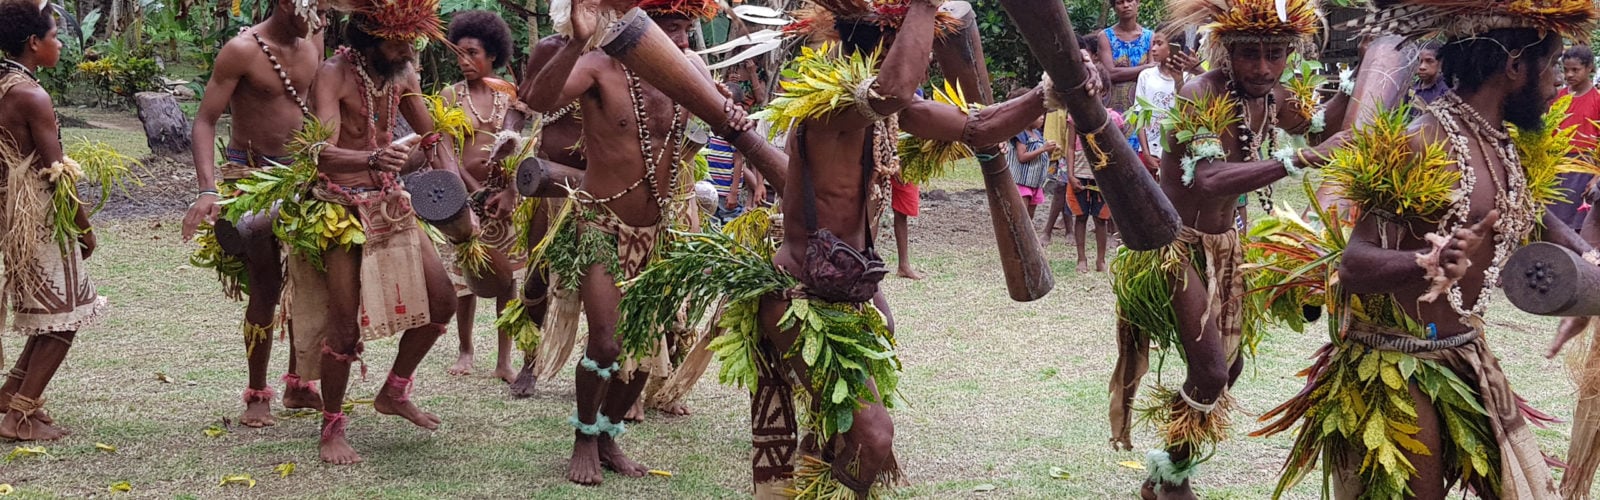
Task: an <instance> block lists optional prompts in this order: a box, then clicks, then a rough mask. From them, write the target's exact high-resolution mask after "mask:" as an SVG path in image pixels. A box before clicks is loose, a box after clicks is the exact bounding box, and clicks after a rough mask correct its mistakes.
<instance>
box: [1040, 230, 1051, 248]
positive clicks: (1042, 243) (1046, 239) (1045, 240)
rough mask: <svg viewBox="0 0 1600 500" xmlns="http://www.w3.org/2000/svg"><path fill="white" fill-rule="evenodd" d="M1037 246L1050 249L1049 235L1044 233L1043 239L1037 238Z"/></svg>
mask: <svg viewBox="0 0 1600 500" xmlns="http://www.w3.org/2000/svg"><path fill="white" fill-rule="evenodd" d="M1039 246H1041V247H1044V248H1050V233H1044V237H1043V238H1039Z"/></svg>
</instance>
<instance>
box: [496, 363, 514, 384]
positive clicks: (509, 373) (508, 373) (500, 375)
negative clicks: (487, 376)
mask: <svg viewBox="0 0 1600 500" xmlns="http://www.w3.org/2000/svg"><path fill="white" fill-rule="evenodd" d="M494 378H497V379H500V380H501V381H502V382H505V383H507V384H513V383H516V382H517V371H516V370H513V369H511V364H510V363H507V364H503V365H500V366H496V367H494Z"/></svg>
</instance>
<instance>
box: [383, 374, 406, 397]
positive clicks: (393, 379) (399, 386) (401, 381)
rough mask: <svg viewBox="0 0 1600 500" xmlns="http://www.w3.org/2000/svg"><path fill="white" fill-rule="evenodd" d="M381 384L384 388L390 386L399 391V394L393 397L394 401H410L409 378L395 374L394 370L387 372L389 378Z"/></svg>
mask: <svg viewBox="0 0 1600 500" xmlns="http://www.w3.org/2000/svg"><path fill="white" fill-rule="evenodd" d="M383 385H384V387H386V388H392V389H394V390H396V391H398V392H399V393H400V395H399V396H395V398H394V401H395V402H396V403H406V402H409V401H411V379H410V378H405V377H401V376H399V375H395V374H394V372H389V380H387V381H384V383H383Z"/></svg>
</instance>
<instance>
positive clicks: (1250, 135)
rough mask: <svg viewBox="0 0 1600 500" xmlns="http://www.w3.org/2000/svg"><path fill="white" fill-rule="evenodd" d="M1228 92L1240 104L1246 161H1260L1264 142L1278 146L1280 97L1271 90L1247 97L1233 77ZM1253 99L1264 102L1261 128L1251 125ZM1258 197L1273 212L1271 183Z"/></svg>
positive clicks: (1241, 137) (1242, 142)
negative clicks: (1255, 96)
mask: <svg viewBox="0 0 1600 500" xmlns="http://www.w3.org/2000/svg"><path fill="white" fill-rule="evenodd" d="M1228 93H1229V94H1232V95H1233V99H1234V101H1235V102H1237V103H1238V104H1239V145H1240V146H1241V147H1243V148H1244V161H1245V162H1253V161H1260V160H1261V150H1262V144H1263V142H1264V143H1265V144H1266V148H1267V149H1272V148H1276V147H1277V144H1276V143H1277V138H1276V137H1275V136H1276V134H1274V133H1273V131H1274V130H1275V129H1277V128H1278V98H1277V96H1276V95H1274V94H1273V93H1272V91H1270V90H1269V91H1267V95H1265V96H1261V97H1257V98H1249V97H1246V96H1245V95H1244V92H1243V91H1241V90H1239V86H1238V84H1236V83H1234V81H1233V79H1232V78H1231V77H1230V78H1229V79H1228ZM1251 101H1261V102H1262V106H1261V127H1260V128H1252V127H1251V126H1250V102H1251ZM1256 198H1257V199H1258V200H1259V201H1260V202H1261V210H1262V212H1264V213H1268V214H1270V213H1272V208H1273V206H1272V185H1271V184H1268V185H1267V186H1265V187H1262V188H1261V189H1257V190H1256Z"/></svg>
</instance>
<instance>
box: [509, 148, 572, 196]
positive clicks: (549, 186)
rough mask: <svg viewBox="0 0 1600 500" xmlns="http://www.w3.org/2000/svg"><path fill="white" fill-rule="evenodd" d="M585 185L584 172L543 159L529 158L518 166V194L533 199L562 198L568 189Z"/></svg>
mask: <svg viewBox="0 0 1600 500" xmlns="http://www.w3.org/2000/svg"><path fill="white" fill-rule="evenodd" d="M582 184H583V171H582V170H578V169H576V168H572V167H569V166H566V165H562V164H560V163H556V162H553V161H550V160H546V159H543V158H529V159H526V160H523V161H522V164H521V165H518V166H517V193H520V194H521V195H523V196H527V197H531V198H561V197H565V196H566V195H567V188H568V187H571V188H573V189H577V188H578V186H580V185H582Z"/></svg>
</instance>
